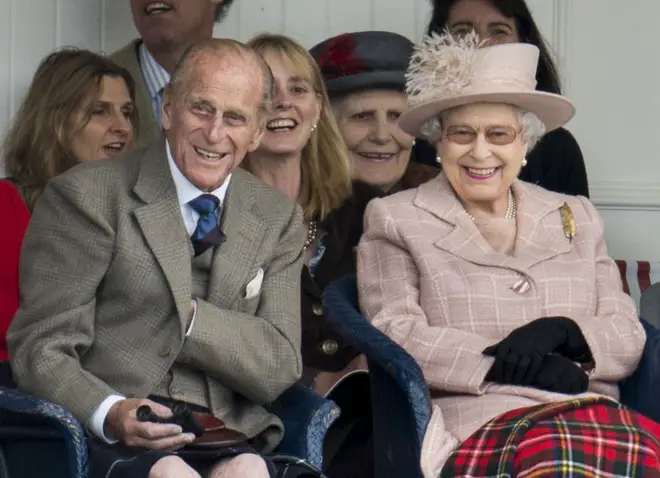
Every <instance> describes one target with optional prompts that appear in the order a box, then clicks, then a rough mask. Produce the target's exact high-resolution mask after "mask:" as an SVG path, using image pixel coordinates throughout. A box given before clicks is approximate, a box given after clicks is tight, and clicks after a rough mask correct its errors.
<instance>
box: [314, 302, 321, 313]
mask: <svg viewBox="0 0 660 478" xmlns="http://www.w3.org/2000/svg"><path fill="white" fill-rule="evenodd" d="M312 312H314V315H323V305H322V304H319V303H318V302H317V303H316V304H314V305H313V306H312Z"/></svg>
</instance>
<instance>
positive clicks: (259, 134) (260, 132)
mask: <svg viewBox="0 0 660 478" xmlns="http://www.w3.org/2000/svg"><path fill="white" fill-rule="evenodd" d="M265 132H266V124H265V122H263V121H260V122H259V126H258V127H257V129H256V130H255V132H254V136H253V137H252V141H250V144H249V145H248V147H247V152H248V153H251V152H252V151H254V150H255V149H257V148H258V147H259V143H261V138H263V137H264V133H265Z"/></svg>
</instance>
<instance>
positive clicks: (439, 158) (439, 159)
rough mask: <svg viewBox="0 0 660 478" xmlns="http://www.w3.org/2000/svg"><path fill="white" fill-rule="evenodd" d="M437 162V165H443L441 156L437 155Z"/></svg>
mask: <svg viewBox="0 0 660 478" xmlns="http://www.w3.org/2000/svg"><path fill="white" fill-rule="evenodd" d="M435 161H436V162H437V163H442V158H441V157H440V155H439V154H436V155H435Z"/></svg>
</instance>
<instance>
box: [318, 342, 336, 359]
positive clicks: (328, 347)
mask: <svg viewBox="0 0 660 478" xmlns="http://www.w3.org/2000/svg"><path fill="white" fill-rule="evenodd" d="M321 349H323V353H324V354H326V355H334V354H336V353H337V350H339V344H338V343H337V342H336V341H335V340H326V341H325V342H323V345H321Z"/></svg>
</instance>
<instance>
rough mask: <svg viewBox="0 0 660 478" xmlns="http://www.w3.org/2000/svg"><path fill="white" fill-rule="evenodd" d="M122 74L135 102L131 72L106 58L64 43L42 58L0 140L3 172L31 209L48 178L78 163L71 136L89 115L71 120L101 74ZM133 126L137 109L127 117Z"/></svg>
mask: <svg viewBox="0 0 660 478" xmlns="http://www.w3.org/2000/svg"><path fill="white" fill-rule="evenodd" d="M106 76H112V77H117V78H121V79H123V80H124V82H125V83H126V86H127V88H128V91H129V94H130V97H131V100H133V102H135V83H134V82H133V78H132V77H131V74H130V73H129V72H128V71H127V70H125V69H124V68H122V67H120V66H119V65H117V64H115V63H114V62H112V61H111V60H109V59H108V58H105V57H103V56H100V55H97V54H96V53H93V52H91V51H88V50H81V49H77V48H65V49H62V50H59V51H56V52H54V53H51V54H50V55H48V56H47V57H46V58H44V59H43V60H42V61H41V63H40V64H39V67H38V68H37V71H36V73H35V74H34V78H33V79H32V84H31V85H30V88H29V89H28V92H27V95H26V97H25V99H24V100H23V104H22V105H21V107H20V109H19V110H18V112H17V114H16V116H15V118H14V121H13V123H12V126H11V128H10V129H9V131H8V133H7V136H6V138H5V141H4V144H3V146H2V156H3V158H4V161H5V169H6V172H7V176H9V178H10V179H11V180H12V181H13V182H14V184H15V185H16V187H17V188H18V190H19V191H20V192H21V195H22V196H23V200H24V201H25V204H26V205H27V207H28V209H29V210H30V211H32V209H33V208H34V205H35V203H36V202H37V199H38V198H39V196H40V195H41V193H42V191H43V190H44V188H45V187H46V184H47V183H48V181H50V180H51V179H52V178H54V177H55V176H57V175H59V174H62V173H63V172H65V171H67V170H68V169H70V168H72V167H73V166H75V165H76V164H77V163H78V160H77V159H76V158H75V156H74V154H73V152H72V151H71V138H72V137H73V134H74V133H75V132H76V131H79V130H80V128H83V127H84V126H85V125H86V124H87V122H88V121H89V119H90V116H89V113H88V114H87V115H86V116H85V118H84V119H83V121H82V124H72V122H73V121H74V119H75V118H76V114H77V113H78V112H79V111H80V110H81V109H82V108H85V107H86V105H87V103H88V102H89V98H90V96H93V95H95V94H98V92H99V89H100V87H101V82H102V80H103V78H104V77H106ZM130 121H131V124H132V126H133V128H134V129H137V126H138V118H137V110H136V109H134V110H133V113H132V114H131V117H130Z"/></svg>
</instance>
